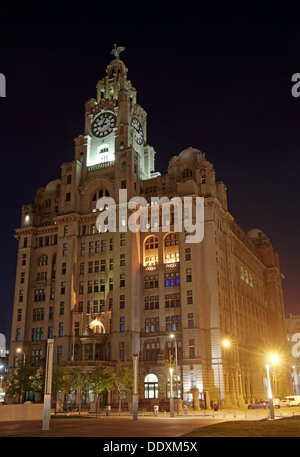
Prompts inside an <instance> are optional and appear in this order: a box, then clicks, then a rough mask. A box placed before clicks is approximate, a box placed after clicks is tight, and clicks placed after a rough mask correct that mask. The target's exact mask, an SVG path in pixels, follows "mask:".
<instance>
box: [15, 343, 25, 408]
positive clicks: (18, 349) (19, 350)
mask: <svg viewBox="0 0 300 457" xmlns="http://www.w3.org/2000/svg"><path fill="white" fill-rule="evenodd" d="M16 352H17V353H18V354H20V353H21V352H22V354H23V363H22V366H23V368H25V352H24V351H23V350H22V349H21V348H17V350H16ZM22 378H23V375H22ZM22 400H23V380H22V384H21V397H20V403H22Z"/></svg>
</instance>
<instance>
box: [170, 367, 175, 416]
mask: <svg viewBox="0 0 300 457" xmlns="http://www.w3.org/2000/svg"><path fill="white" fill-rule="evenodd" d="M170 416H171V417H174V398H173V368H170Z"/></svg>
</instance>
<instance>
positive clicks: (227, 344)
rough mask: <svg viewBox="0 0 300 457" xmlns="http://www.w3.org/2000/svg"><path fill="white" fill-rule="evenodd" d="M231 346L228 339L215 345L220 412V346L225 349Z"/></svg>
mask: <svg viewBox="0 0 300 457" xmlns="http://www.w3.org/2000/svg"><path fill="white" fill-rule="evenodd" d="M230 345H231V343H230V340H229V339H228V338H225V339H223V340H222V341H221V342H220V343H219V344H218V345H217V355H218V378H219V405H220V410H221V409H222V396H221V376H220V361H221V346H224V347H225V348H229V347H230Z"/></svg>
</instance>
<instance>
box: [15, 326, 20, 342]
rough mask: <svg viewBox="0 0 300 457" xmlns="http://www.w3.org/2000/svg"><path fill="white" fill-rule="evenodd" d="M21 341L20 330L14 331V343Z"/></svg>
mask: <svg viewBox="0 0 300 457" xmlns="http://www.w3.org/2000/svg"><path fill="white" fill-rule="evenodd" d="M20 340H21V329H20V328H17V329H16V341H17V342H19V341H20Z"/></svg>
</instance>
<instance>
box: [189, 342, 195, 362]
mask: <svg viewBox="0 0 300 457" xmlns="http://www.w3.org/2000/svg"><path fill="white" fill-rule="evenodd" d="M189 356H190V359H194V358H195V340H189Z"/></svg>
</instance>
